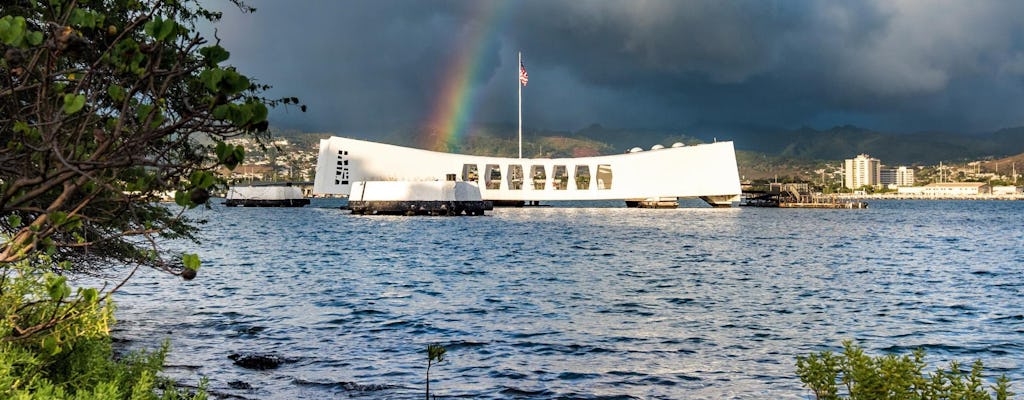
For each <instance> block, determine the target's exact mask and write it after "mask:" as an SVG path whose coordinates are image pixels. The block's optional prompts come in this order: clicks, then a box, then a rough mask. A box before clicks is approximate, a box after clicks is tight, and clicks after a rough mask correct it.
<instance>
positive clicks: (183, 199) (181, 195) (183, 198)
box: [174, 190, 192, 207]
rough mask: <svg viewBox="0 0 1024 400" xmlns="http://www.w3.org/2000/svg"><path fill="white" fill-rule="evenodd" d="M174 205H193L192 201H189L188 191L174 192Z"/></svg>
mask: <svg viewBox="0 0 1024 400" xmlns="http://www.w3.org/2000/svg"><path fill="white" fill-rule="evenodd" d="M174 203H175V204H177V205H179V206H182V207H188V206H189V205H191V204H192V200H191V199H189V195H188V192H187V191H184V190H178V191H176V192H174Z"/></svg>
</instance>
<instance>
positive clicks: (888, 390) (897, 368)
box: [796, 340, 1014, 400]
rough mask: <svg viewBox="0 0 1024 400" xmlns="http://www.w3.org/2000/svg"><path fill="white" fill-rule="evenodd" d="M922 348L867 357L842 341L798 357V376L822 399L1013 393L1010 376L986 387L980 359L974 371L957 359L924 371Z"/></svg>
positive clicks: (1001, 399) (967, 399)
mask: <svg viewBox="0 0 1024 400" xmlns="http://www.w3.org/2000/svg"><path fill="white" fill-rule="evenodd" d="M924 357H925V352H924V350H920V349H919V350H916V351H914V352H913V353H912V354H910V355H902V356H898V355H894V354H889V355H882V356H875V357H872V356H869V355H867V354H865V353H864V350H863V349H861V348H860V347H859V346H857V345H855V344H854V343H853V342H852V341H849V340H847V341H844V342H843V352H842V353H839V354H836V353H833V352H831V351H821V352H818V353H813V354H811V355H809V356H806V357H804V356H797V358H796V369H797V375H799V376H800V381H801V382H803V384H804V386H806V387H807V388H809V389H811V391H812V392H814V397H815V398H816V399H818V400H837V399H850V400H858V399H860V400H903V399H914V400H940V399H942V400H945V399H960V400H982V399H984V400H989V399H992V398H995V399H997V400H1006V399H1009V398H1011V397H1012V396H1013V395H1014V393H1013V392H1011V391H1010V381H1009V379H1007V378H1006V375H1002V376H1000V377H999V378H998V379H996V381H995V384H994V385H991V386H990V387H989V388H990V389H992V393H991V394H990V393H989V392H988V390H987V389H986V388H985V384H984V381H983V379H982V372H983V367H984V366H983V364H982V362H981V360H977V361H975V362H974V364H973V365H972V366H971V369H970V371H963V370H961V368H960V364H959V363H958V362H956V361H953V362H951V363H950V365H949V370H948V371H946V370H943V369H941V368H939V369H937V370H935V371H934V372H930V373H925V372H924V371H925V370H926V369H928V366H927V364H926V363H925V362H924Z"/></svg>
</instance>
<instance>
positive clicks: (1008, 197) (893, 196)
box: [823, 193, 1024, 201]
mask: <svg viewBox="0 0 1024 400" xmlns="http://www.w3.org/2000/svg"><path fill="white" fill-rule="evenodd" d="M823 196H826V197H834V198H836V199H839V200H1000V201H1013V200H1024V194H977V195H960V196H934V195H920V194H906V193H903V194H899V193H880V194H830V195H823Z"/></svg>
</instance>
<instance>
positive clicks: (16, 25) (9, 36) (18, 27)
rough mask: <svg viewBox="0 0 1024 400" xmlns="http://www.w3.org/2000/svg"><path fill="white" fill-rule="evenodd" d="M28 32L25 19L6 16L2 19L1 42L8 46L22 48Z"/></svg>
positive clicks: (0, 24)
mask: <svg viewBox="0 0 1024 400" xmlns="http://www.w3.org/2000/svg"><path fill="white" fill-rule="evenodd" d="M26 30H27V28H26V25H25V17H22V16H18V17H12V16H10V15H8V16H5V17H3V18H2V19H0V42H2V43H3V44H6V45H8V46H13V47H22V44H23V43H22V41H23V40H24V38H25V33H26Z"/></svg>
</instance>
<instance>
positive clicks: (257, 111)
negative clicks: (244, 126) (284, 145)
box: [250, 103, 267, 124]
mask: <svg viewBox="0 0 1024 400" xmlns="http://www.w3.org/2000/svg"><path fill="white" fill-rule="evenodd" d="M266 120H267V106H265V105H263V103H254V105H253V110H252V120H251V121H250V122H252V123H254V124H257V123H260V122H263V121H266Z"/></svg>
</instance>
